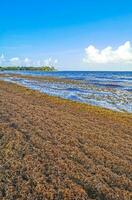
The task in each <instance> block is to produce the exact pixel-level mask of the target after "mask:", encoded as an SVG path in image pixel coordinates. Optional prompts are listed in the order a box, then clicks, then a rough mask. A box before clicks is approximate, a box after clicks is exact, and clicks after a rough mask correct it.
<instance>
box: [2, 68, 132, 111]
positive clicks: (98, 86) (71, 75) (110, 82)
mask: <svg viewBox="0 0 132 200" xmlns="http://www.w3.org/2000/svg"><path fill="white" fill-rule="evenodd" d="M1 73H6V74H7V73H8V74H9V78H6V79H5V80H6V81H11V82H15V83H18V84H21V85H24V86H26V87H29V88H31V89H35V90H39V91H40V92H43V93H46V94H49V95H53V96H59V97H61V98H66V99H70V100H74V101H78V102H84V103H87V104H91V105H97V106H101V107H105V108H109V109H112V110H117V111H127V112H130V113H132V72H86V71H85V72H81V71H80V72H77V71H76V72H75V71H73V72H72V71H69V72H68V71H65V72H62V71H61V72H59V71H58V72H35V71H17V72H15V73H16V74H22V75H31V76H51V77H57V78H64V79H70V80H77V81H78V82H79V84H72V83H62V82H49V81H38V80H30V79H28V78H24V79H23V78H13V77H12V73H13V74H14V71H13V72H11V71H10V72H1Z"/></svg>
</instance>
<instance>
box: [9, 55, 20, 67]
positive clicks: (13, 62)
mask: <svg viewBox="0 0 132 200" xmlns="http://www.w3.org/2000/svg"><path fill="white" fill-rule="evenodd" d="M9 62H10V64H11V65H21V60H20V58H19V57H14V58H11V59H10V60H9Z"/></svg>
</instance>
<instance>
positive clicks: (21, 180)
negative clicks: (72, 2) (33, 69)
mask: <svg viewBox="0 0 132 200" xmlns="http://www.w3.org/2000/svg"><path fill="white" fill-rule="evenodd" d="M131 148H132V115H131V114H127V113H118V112H113V111H110V110H106V109H102V108H98V107H94V106H88V105H84V104H81V103H75V102H71V101H68V100H61V99H59V98H56V97H50V96H47V95H45V94H41V93H39V92H37V91H32V90H29V89H26V88H24V87H21V86H17V85H15V84H11V83H6V82H2V81H0V199H1V200H6V199H9V200H16V199H20V200H21V199H22V200H43V199H44V200H45V199H46V200H63V199H65V200H67V199H70V200H76V199H78V200H83V199H84V200H87V199H91V200H92V199H97V200H105V199H106V200H131V199H132V167H131V162H132V149H131Z"/></svg>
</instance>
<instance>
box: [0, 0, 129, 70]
mask: <svg viewBox="0 0 132 200" xmlns="http://www.w3.org/2000/svg"><path fill="white" fill-rule="evenodd" d="M0 4H1V5H0V55H1V56H0V64H1V65H2V64H3V65H14V64H23V65H24V64H25V65H31V64H32V65H42V64H52V65H55V66H56V67H57V68H58V69H60V70H132V1H131V0H116V1H115V0H110V1H105V0H104V1H103V0H72V1H71V0H48V1H47V0H37V1H36V0H23V1H18V0H2V1H1V2H0ZM108 46H111V47H110V48H108ZM120 47H121V48H120Z"/></svg>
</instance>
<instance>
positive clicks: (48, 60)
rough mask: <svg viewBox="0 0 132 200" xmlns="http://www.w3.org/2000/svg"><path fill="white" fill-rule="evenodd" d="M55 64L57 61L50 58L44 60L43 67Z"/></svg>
mask: <svg viewBox="0 0 132 200" xmlns="http://www.w3.org/2000/svg"><path fill="white" fill-rule="evenodd" d="M57 63H58V60H57V59H55V60H53V59H52V58H51V57H50V58H48V59H45V60H44V65H47V66H54V65H56V64H57Z"/></svg>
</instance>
